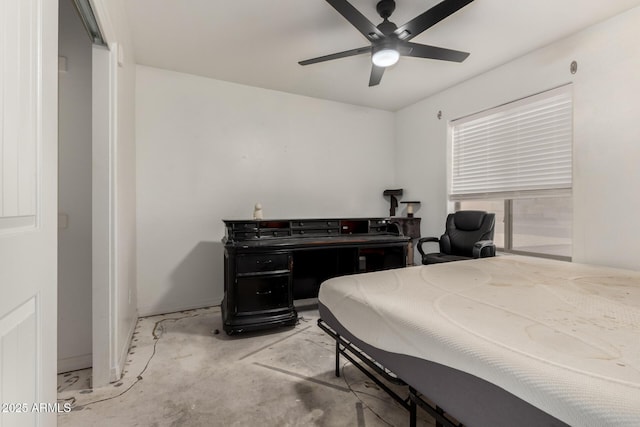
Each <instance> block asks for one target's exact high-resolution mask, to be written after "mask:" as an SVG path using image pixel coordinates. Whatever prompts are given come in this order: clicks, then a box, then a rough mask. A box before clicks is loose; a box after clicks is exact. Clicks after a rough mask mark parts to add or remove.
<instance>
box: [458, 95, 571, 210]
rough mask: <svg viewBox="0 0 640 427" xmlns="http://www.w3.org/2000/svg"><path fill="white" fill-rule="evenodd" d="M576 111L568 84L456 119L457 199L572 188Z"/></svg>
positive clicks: (536, 192)
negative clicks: (574, 117)
mask: <svg viewBox="0 0 640 427" xmlns="http://www.w3.org/2000/svg"><path fill="white" fill-rule="evenodd" d="M572 116H573V107H572V96H571V87H570V86H563V87H561V88H557V89H553V90H550V91H547V92H544V93H541V94H538V95H534V96H531V97H528V98H524V99H521V100H518V101H515V102H512V103H509V104H505V105H502V106H500V107H497V108H493V109H491V110H488V111H484V112H481V113H478V114H474V115H472V116H469V117H465V118H462V119H459V120H455V121H453V122H452V123H451V126H452V136H453V140H452V150H453V152H452V160H453V164H452V169H451V172H452V174H451V188H450V198H451V200H465V199H467V200H468V199H491V198H519V197H532V196H541V195H551V194H553V195H559V194H563V193H566V194H570V192H571V187H572V166H571V164H572V159H571V157H572V156H571V154H572V139H573V120H572V119H573V117H572Z"/></svg>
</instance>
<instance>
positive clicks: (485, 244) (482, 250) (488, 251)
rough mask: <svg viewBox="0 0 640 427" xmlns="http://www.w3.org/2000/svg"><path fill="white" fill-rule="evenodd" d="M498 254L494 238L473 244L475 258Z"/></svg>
mask: <svg viewBox="0 0 640 427" xmlns="http://www.w3.org/2000/svg"><path fill="white" fill-rule="evenodd" d="M495 255H496V245H495V244H494V243H493V240H480V241H478V242H475V243H474V244H473V257H474V258H487V257H492V256H495Z"/></svg>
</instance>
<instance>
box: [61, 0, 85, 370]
mask: <svg viewBox="0 0 640 427" xmlns="http://www.w3.org/2000/svg"><path fill="white" fill-rule="evenodd" d="M59 17H60V21H59V29H60V35H59V39H58V43H59V51H58V56H60V57H64V58H65V59H66V70H62V71H61V72H60V73H59V95H58V96H59V98H58V120H59V127H58V153H59V157H58V185H59V188H58V211H59V212H60V215H61V217H62V218H61V220H62V221H61V223H62V225H63V227H62V228H60V229H59V230H58V372H67V371H71V370H76V369H83V368H87V367H90V366H91V41H90V40H89V36H88V35H87V32H86V31H85V29H84V27H83V25H82V22H81V21H80V18H79V17H78V14H77V12H76V11H75V9H74V7H73V5H72V2H71V0H60V14H59ZM64 223H66V227H65V226H64Z"/></svg>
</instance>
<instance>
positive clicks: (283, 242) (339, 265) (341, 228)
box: [222, 218, 410, 334]
mask: <svg viewBox="0 0 640 427" xmlns="http://www.w3.org/2000/svg"><path fill="white" fill-rule="evenodd" d="M224 223H225V226H226V233H225V237H224V239H223V240H222V241H223V244H224V248H225V252H224V258H225V259H224V299H223V300H222V320H223V328H224V330H225V332H227V334H233V333H236V332H242V331H248V330H256V329H262V328H269V327H275V326H282V325H294V324H295V323H296V321H297V313H296V311H295V308H294V306H293V300H295V299H303V298H313V297H317V296H318V289H319V288H320V284H321V283H322V282H323V281H325V280H327V279H329V278H331V277H336V276H342V275H346V274H354V273H362V272H368V271H376V270H384V269H389V268H398V267H404V266H406V259H407V247H408V242H409V241H410V237H407V236H404V235H402V232H401V230H400V229H401V228H402V227H398V226H397V225H395V224H393V220H392V219H385V218H356V219H295V220H289V219H285V220H259V221H247V220H244V221H229V220H225V221H224Z"/></svg>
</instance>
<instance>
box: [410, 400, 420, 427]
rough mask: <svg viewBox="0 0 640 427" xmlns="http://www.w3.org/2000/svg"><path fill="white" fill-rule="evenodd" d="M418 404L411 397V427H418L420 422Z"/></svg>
mask: <svg viewBox="0 0 640 427" xmlns="http://www.w3.org/2000/svg"><path fill="white" fill-rule="evenodd" d="M417 408H418V406H417V405H416V402H414V401H413V399H409V427H416V425H417V423H418V410H417Z"/></svg>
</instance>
